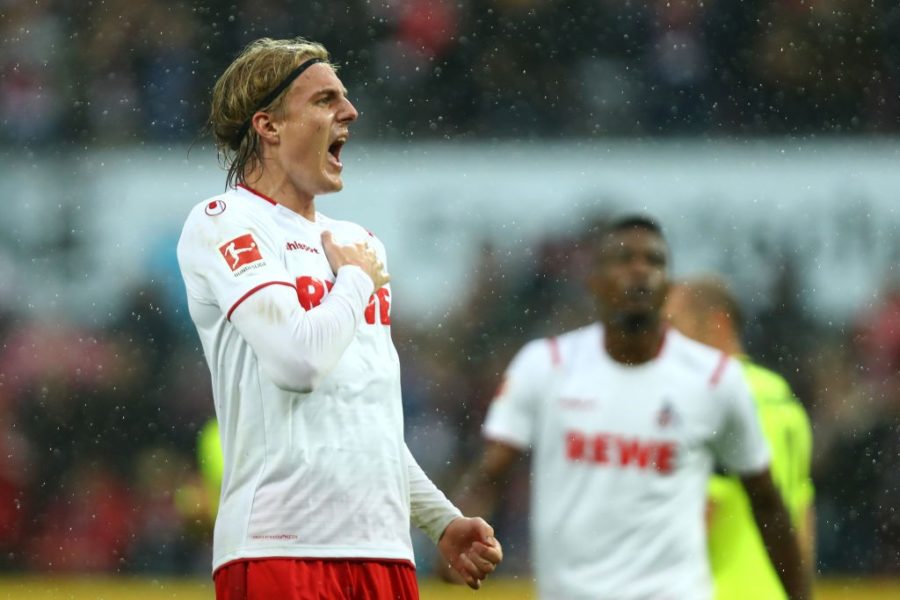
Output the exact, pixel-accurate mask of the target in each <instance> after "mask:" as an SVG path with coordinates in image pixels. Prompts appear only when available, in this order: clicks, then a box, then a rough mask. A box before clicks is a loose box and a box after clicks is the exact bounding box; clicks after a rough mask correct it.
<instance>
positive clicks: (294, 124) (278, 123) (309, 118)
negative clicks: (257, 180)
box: [271, 63, 359, 197]
mask: <svg viewBox="0 0 900 600" xmlns="http://www.w3.org/2000/svg"><path fill="white" fill-rule="evenodd" d="M280 112H281V114H280V115H273V117H272V122H271V123H272V133H273V135H272V140H273V142H274V152H273V159H274V160H276V161H278V163H279V165H280V167H281V170H282V171H283V172H284V173H285V174H286V175H287V177H288V178H289V179H290V181H291V184H292V185H293V186H294V187H295V188H296V189H297V190H298V191H300V192H301V193H303V194H304V195H308V196H310V197H312V196H316V195H319V194H327V193H329V192H337V191H339V190H340V189H341V188H343V187H344V182H343V180H342V179H341V172H342V171H343V168H344V167H343V164H342V163H341V149H342V148H343V146H344V144H345V143H346V142H347V140H348V139H349V137H350V132H349V126H350V123H352V122H353V121H355V120H356V118H357V117H358V116H359V113H358V112H357V111H356V108H355V107H354V106H353V104H351V103H350V100H349V99H347V90H346V89H345V88H344V85H343V84H342V83H341V80H340V79H338V76H337V74H336V73H335V72H334V69H332V68H331V67H330V66H329V65H327V64H323V63H319V64H315V65H312V66H311V67H310V68H309V69H307V70H306V72H304V73H303V74H302V75H300V77H298V78H297V80H296V81H294V83H293V84H292V85H291V88H290V90H289V91H288V95H287V97H286V98H285V102H284V108H283V110H282V111H280Z"/></svg>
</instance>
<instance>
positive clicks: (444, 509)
mask: <svg viewBox="0 0 900 600" xmlns="http://www.w3.org/2000/svg"><path fill="white" fill-rule="evenodd" d="M405 450H406V461H407V468H408V469H409V490H410V508H411V516H412V521H413V524H414V525H415V526H416V527H418V528H419V529H421V530H422V531H423V532H424V533H425V534H426V535H427V536H428V537H429V538H431V540H432V541H433V542H434V543H435V545H437V548H438V551H439V553H440V556H441V564H442V565H444V566H445V567H444V568H445V569H446V570H447V571H448V573H447V576H448V577H449V574H450V572H453V573H454V574H455V576H456V577H457V578H458V580H459V581H461V582H464V583H465V584H466V585H468V586H469V587H470V588H472V589H476V590H477V589H479V588H480V587H481V580H483V579H484V578H485V577H487V576H488V575H489V574H491V573H493V572H494V569H496V566H497V564H498V563H499V562H500V561H501V560H502V559H503V550H502V548H501V546H500V543H499V542H498V541H497V540H496V538H494V529H493V527H491V526H490V525H488V523H487V522H486V521H484V519H481V518H477V517H475V518H469V517H464V516H463V515H462V513H461V512H460V510H459V509H458V508H457V507H455V506H454V505H453V504H452V503H451V502H450V501H449V500H447V497H446V496H444V494H443V493H442V492H441V491H440V490H439V489H438V488H437V486H435V485H434V483H432V481H431V480H430V479H429V478H428V476H427V475H426V474H425V472H424V471H423V470H422V467H420V466H419V464H418V463H417V462H416V460H415V458H414V457H413V455H412V453H411V452H410V451H409V448H408V447H407V448H406V449H405Z"/></svg>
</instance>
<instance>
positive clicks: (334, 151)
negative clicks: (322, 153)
mask: <svg viewBox="0 0 900 600" xmlns="http://www.w3.org/2000/svg"><path fill="white" fill-rule="evenodd" d="M346 143H347V139H346V138H338V139H336V140H335V141H334V142H332V143H331V145H330V146H328V154H330V155H331V157H332V159H334V162H335V163H337V165H338V166H343V163H341V149H343V147H344V144H346Z"/></svg>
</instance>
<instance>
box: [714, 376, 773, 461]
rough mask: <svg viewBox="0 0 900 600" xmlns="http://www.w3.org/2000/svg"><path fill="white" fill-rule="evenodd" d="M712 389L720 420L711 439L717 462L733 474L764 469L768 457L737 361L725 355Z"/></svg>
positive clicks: (754, 410) (760, 428)
mask: <svg viewBox="0 0 900 600" xmlns="http://www.w3.org/2000/svg"><path fill="white" fill-rule="evenodd" d="M715 385H716V387H715V388H714V389H713V394H714V396H715V401H716V403H717V404H718V405H719V406H721V408H722V420H721V424H720V427H719V429H718V430H717V431H716V436H715V440H714V442H713V446H714V450H715V453H716V458H717V459H718V463H719V464H721V465H722V466H723V467H724V468H725V469H727V470H728V471H730V472H731V473H733V474H736V475H751V474H754V473H759V472H761V471H763V470H764V469H765V468H766V467H767V466H768V465H769V460H770V454H769V446H768V443H767V442H766V439H765V436H764V435H763V430H762V426H761V425H760V421H759V415H758V413H757V409H756V405H755V404H754V402H753V397H752V396H751V392H750V387H749V386H748V384H747V381H746V379H745V378H744V375H743V372H742V370H741V368H740V364H739V363H738V362H737V361H735V360H733V359H728V364H727V365H726V367H725V370H724V372H723V374H722V377H721V378H720V379H719V381H718V382H717V383H716V384H715Z"/></svg>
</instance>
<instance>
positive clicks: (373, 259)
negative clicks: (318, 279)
mask: <svg viewBox="0 0 900 600" xmlns="http://www.w3.org/2000/svg"><path fill="white" fill-rule="evenodd" d="M322 248H323V249H324V250H325V257H326V258H327V259H328V264H330V265H331V270H332V271H334V273H335V274H337V272H338V269H340V268H341V267H343V266H344V265H356V266H357V267H359V268H361V269H362V270H363V271H365V272H366V275H368V276H369V277H371V278H372V281H373V282H374V283H375V289H376V290H377V289H378V288H380V287H381V286H383V285H384V284H386V283H387V282H388V281H390V280H391V276H390V275H388V273H387V271H385V270H384V263H382V262H381V261H380V260H379V259H378V255H376V254H375V251H374V250H372V248H370V247H369V245H368V244H364V243H362V242H358V243H356V244H348V245H346V246H342V245H340V244H337V243H335V241H334V239H333V238H332V236H331V232H330V231H323V232H322Z"/></svg>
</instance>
